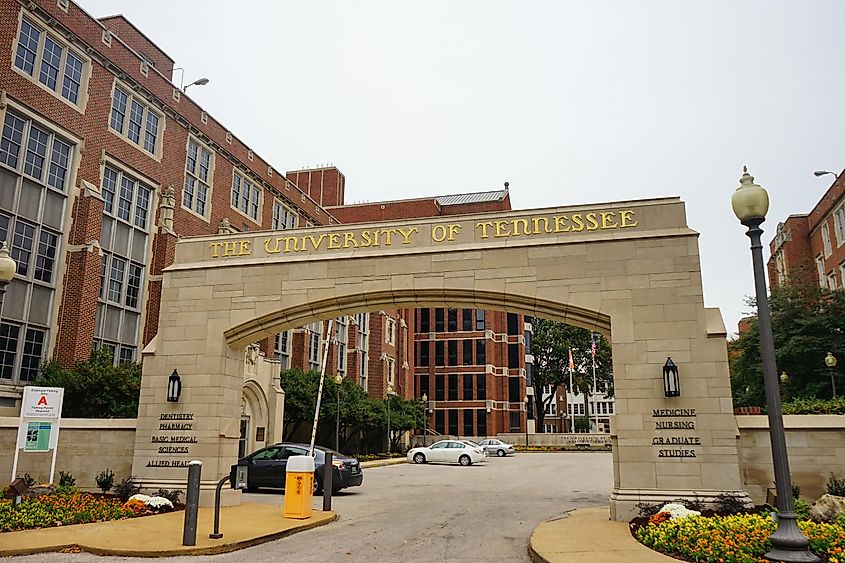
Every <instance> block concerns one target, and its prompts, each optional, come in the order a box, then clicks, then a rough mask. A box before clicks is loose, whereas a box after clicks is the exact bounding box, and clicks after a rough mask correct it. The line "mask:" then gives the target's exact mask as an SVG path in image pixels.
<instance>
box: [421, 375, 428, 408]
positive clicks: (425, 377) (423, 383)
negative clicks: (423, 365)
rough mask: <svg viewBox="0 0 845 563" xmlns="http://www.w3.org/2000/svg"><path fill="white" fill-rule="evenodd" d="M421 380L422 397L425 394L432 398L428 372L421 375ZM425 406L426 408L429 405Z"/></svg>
mask: <svg viewBox="0 0 845 563" xmlns="http://www.w3.org/2000/svg"><path fill="white" fill-rule="evenodd" d="M419 380H420V397H422V396H423V395H425V396H426V397H427V398H430V397H428V390H429V387H428V383H429V381H428V374H427V373H425V374H423V375H421V376H419ZM424 406H425V407H426V408H428V405H424Z"/></svg>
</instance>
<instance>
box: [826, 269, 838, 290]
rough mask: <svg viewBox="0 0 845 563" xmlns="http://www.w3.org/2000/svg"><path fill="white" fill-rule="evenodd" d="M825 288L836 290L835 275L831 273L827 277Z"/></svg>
mask: <svg viewBox="0 0 845 563" xmlns="http://www.w3.org/2000/svg"><path fill="white" fill-rule="evenodd" d="M827 287H828V288H829V289H836V273H835V272H831V273H830V275H828V276H827Z"/></svg>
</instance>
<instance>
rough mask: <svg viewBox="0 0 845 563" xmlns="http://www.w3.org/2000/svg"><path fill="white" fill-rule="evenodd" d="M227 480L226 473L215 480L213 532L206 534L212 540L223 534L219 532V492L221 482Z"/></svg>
mask: <svg viewBox="0 0 845 563" xmlns="http://www.w3.org/2000/svg"><path fill="white" fill-rule="evenodd" d="M228 480H229V476H228V475H226V476H225V477H223V478H222V479H220V481H218V482H217V490H216V491H214V532H213V533H211V534H208V537H210V538H211V539H213V540H219V539H220V538H222V537H223V534H221V533H220V492H221V489H223V483H225V482H226V481H228Z"/></svg>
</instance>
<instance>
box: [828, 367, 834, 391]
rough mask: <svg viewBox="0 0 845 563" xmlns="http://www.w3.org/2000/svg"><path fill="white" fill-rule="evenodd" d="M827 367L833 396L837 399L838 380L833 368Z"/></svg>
mask: <svg viewBox="0 0 845 563" xmlns="http://www.w3.org/2000/svg"><path fill="white" fill-rule="evenodd" d="M827 369H828V371H829V372H830V388H831V389H832V390H833V398H834V399H835V398H836V380H835V379H834V377H833V368H832V367H829V368H827Z"/></svg>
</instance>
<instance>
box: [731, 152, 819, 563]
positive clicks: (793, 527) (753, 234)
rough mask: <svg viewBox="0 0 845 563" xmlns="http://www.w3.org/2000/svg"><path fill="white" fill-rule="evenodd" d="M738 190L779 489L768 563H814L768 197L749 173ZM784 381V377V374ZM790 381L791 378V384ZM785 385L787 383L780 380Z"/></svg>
mask: <svg viewBox="0 0 845 563" xmlns="http://www.w3.org/2000/svg"><path fill="white" fill-rule="evenodd" d="M739 183H740V185H739V188H737V190H736V191H735V192H734V193H733V196H732V197H731V206H732V207H733V211H734V214H735V215H736V216H737V219H739V221H740V223H742V224H743V225H745V226H746V227H748V231H747V232H746V233H745V234H746V235H748V238H750V239H751V259H752V263H753V266H754V293H755V297H756V299H757V321H758V326H759V328H760V352H761V356H762V359H763V384H764V389H765V391H766V409H767V411H768V415H769V437H770V439H771V443H772V461H773V462H774V472H775V486H776V488H777V506H778V511H779V514H778V526H777V529H776V530H775V532H774V533H773V534H772V537H771V542H772V549H771V550H770V551H769V552H768V553H766V559H768V560H770V561H786V562H798V561H806V562H816V561H818V560H819V558H818V557H816V556H815V555H813V553H812V552H811V551H810V542H809V541H807V538H806V537H805V536H804V534H802V533H801V530H800V529H799V528H798V523H797V521H796V518H797V517H796V514H795V511H794V509H793V505H792V481H791V478H790V475H789V458H788V455H787V451H786V435H785V432H784V428H783V414H782V413H781V405H780V389H778V376H777V366H776V365H775V346H774V339H773V337H772V314H771V311H770V310H769V296H768V293H767V290H766V275H765V270H764V269H763V243H762V241H761V235H762V234H763V229H761V228H760V224H761V223H763V221H765V220H766V212H767V211H768V210H769V195H768V194H767V193H766V190H764V189H763V188H762V186H759V185H758V184H755V183H754V178H753V177H752V176H751V174H749V173H748V168H747V167H745V166H743V167H742V177H741V178H740V180H739ZM784 375H785V374H784ZM786 379H788V376H787V378H786ZM781 380H782V381H783V380H784V378H783V377H781Z"/></svg>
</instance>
